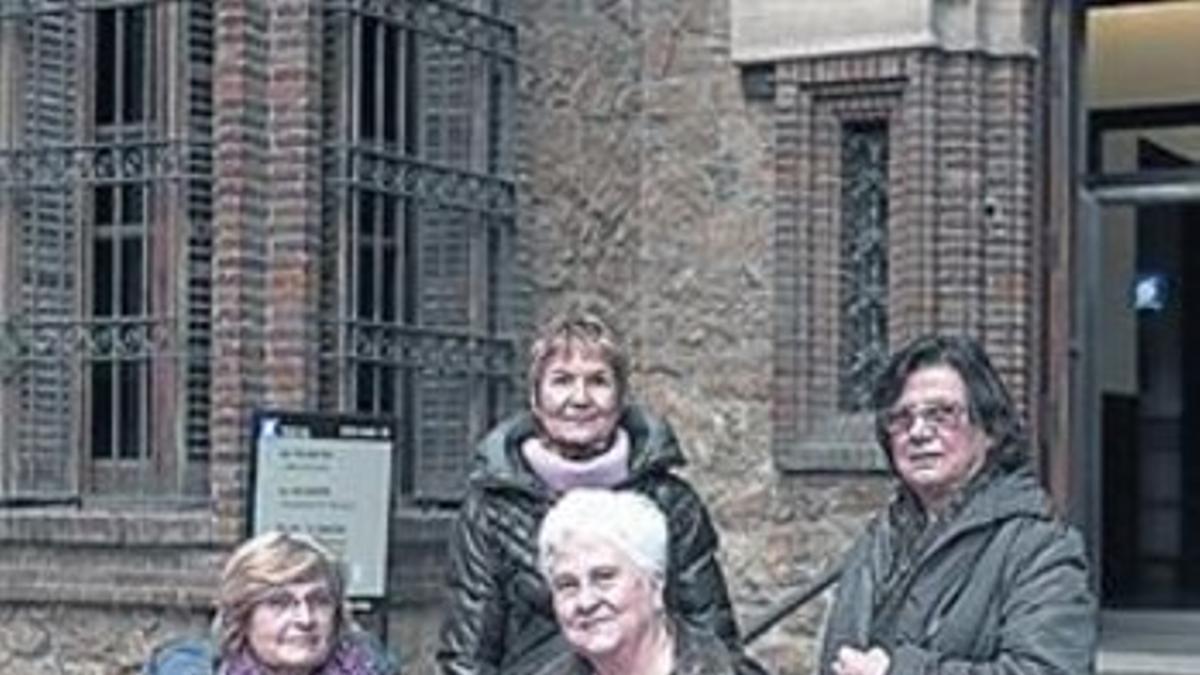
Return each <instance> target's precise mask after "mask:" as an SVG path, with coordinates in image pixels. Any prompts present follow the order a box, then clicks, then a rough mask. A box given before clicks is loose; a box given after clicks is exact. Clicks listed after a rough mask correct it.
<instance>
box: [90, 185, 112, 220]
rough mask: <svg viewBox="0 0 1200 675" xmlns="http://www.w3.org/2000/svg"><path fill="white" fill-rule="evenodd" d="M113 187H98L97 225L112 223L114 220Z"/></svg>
mask: <svg viewBox="0 0 1200 675" xmlns="http://www.w3.org/2000/svg"><path fill="white" fill-rule="evenodd" d="M113 192H114V190H113V188H111V187H98V188H96V204H95V209H96V224H97V225H112V224H113V223H114V222H116V221H115V220H113V216H114V214H113Z"/></svg>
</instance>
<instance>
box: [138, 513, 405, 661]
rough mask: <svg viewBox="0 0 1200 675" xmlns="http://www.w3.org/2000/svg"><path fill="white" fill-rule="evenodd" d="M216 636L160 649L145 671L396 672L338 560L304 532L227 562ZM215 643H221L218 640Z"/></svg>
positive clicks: (268, 540)
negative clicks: (349, 600)
mask: <svg viewBox="0 0 1200 675" xmlns="http://www.w3.org/2000/svg"><path fill="white" fill-rule="evenodd" d="M213 629H214V633H215V640H214V641H207V640H191V639H184V640H179V641H175V642H171V643H168V644H167V645H164V646H163V647H161V648H159V649H158V650H156V652H155V654H154V655H153V656H152V657H151V659H150V660H149V661H148V662H147V663H146V666H145V668H144V669H143V673H144V674H145V675H392V674H393V673H395V672H396V669H395V668H394V666H393V664H392V662H391V659H390V658H389V657H388V656H387V655H386V653H385V652H384V651H383V650H382V648H381V647H380V646H379V645H378V644H377V643H376V642H375V641H374V640H373V639H372V638H370V637H369V636H368V635H367V634H366V633H364V632H362V631H361V630H360V629H359V628H358V627H357V626H356V625H355V624H354V622H353V620H352V618H351V616H350V612H349V609H348V608H347V606H346V597H345V580H344V577H343V574H342V569H341V565H340V564H339V562H338V560H337V559H336V558H335V557H334V556H333V555H332V554H331V553H330V552H329V551H328V550H327V549H325V547H323V546H322V545H321V544H319V543H317V541H316V540H314V539H312V538H311V537H308V536H306V535H302V534H285V533H282V532H267V533H264V534H261V535H259V536H257V537H254V538H253V539H250V540H249V541H247V542H245V543H244V544H242V545H241V546H240V547H238V549H237V550H236V551H234V553H233V555H232V556H230V558H229V560H228V561H227V562H226V564H225V568H224V571H223V572H222V574H221V580H220V586H219V588H218V591H217V613H216V619H215V620H214V622H213ZM214 642H215V644H214Z"/></svg>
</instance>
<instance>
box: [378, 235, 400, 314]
mask: <svg viewBox="0 0 1200 675" xmlns="http://www.w3.org/2000/svg"><path fill="white" fill-rule="evenodd" d="M381 262H382V265H383V281H382V282H381V283H382V284H383V288H382V289H380V290H381V292H382V294H383V302H382V304H383V307H381V308H380V309H381V310H382V316H381V318H382V319H383V320H384V321H395V320H396V315H397V311H396V275H397V269H396V268H397V264H396V263H397V261H396V247H395V246H394V245H388V246H384V247H383V260H382V261H381Z"/></svg>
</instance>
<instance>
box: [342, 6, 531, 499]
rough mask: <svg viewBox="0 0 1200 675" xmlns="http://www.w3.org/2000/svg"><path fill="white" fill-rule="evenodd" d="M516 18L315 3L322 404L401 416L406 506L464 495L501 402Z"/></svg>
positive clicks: (510, 347)
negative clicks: (322, 53) (320, 125)
mask: <svg viewBox="0 0 1200 675" xmlns="http://www.w3.org/2000/svg"><path fill="white" fill-rule="evenodd" d="M510 6H511V3H506V2H501V1H499V0H486V1H482V0H471V1H459V2H448V1H438V0H360V1H357V2H354V1H337V2H329V3H327V4H326V11H325V31H326V34H325V49H326V58H325V62H326V63H327V64H336V65H335V66H334V67H330V68H327V70H326V82H325V88H326V92H327V103H328V104H327V106H326V110H327V111H328V112H327V114H326V119H325V129H326V130H325V137H326V140H327V142H326V146H325V160H324V161H325V184H326V190H325V204H324V213H325V231H326V237H325V239H326V242H327V256H326V263H325V272H324V283H323V287H324V292H323V302H324V304H325V310H326V311H325V312H324V315H325V316H330V317H336V318H335V319H333V320H330V321H328V322H327V323H326V325H325V326H324V328H323V331H322V334H323V339H322V353H323V364H324V367H323V369H322V370H323V375H322V398H323V405H327V406H335V407H338V408H342V409H350V410H354V411H358V412H366V413H377V414H378V413H382V414H390V415H395V416H396V417H397V418H398V419H399V420H400V427H401V429H402V442H403V444H404V446H405V447H404V452H403V453H402V470H401V471H400V478H399V484H398V486H397V487H398V489H399V490H400V491H401V492H403V493H406V494H410V495H412V496H414V497H415V498H417V499H423V500H434V501H442V500H453V499H456V498H457V497H458V495H459V494H460V493H461V490H462V487H463V485H464V481H465V478H466V475H467V470H468V468H469V458H470V452H471V451H470V448H471V446H472V445H473V443H474V441H475V440H476V439H477V437H478V436H479V435H480V434H482V433H483V431H485V430H486V429H487V428H488V427H489V426H491V424H493V423H494V422H495V421H496V420H497V419H498V418H499V417H500V416H501V415H502V414H503V413H504V412H506V411H507V410H508V408H509V407H510V404H511V402H512V400H513V392H514V375H515V372H516V371H515V365H516V362H517V356H516V353H515V348H514V335H515V329H516V325H515V322H516V321H517V319H516V317H517V316H519V313H518V311H517V307H516V306H515V303H514V298H515V296H516V287H515V277H514V273H513V261H514V253H515V250H514V242H515V211H516V193H515V187H514V183H513V178H512V175H513V166H512V157H513V151H512V147H513V135H512V134H513V106H514V96H515V84H516V48H517V43H516V41H517V33H516V28H515V26H514V24H513V22H512V21H511V19H510V18H509V17H508V16H506V14H505V13H506V12H508V11H510V9H508V8H509V7H510Z"/></svg>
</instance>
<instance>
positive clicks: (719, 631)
mask: <svg viewBox="0 0 1200 675" xmlns="http://www.w3.org/2000/svg"><path fill="white" fill-rule="evenodd" d="M628 370H629V366H628V359H627V357H626V355H625V352H624V351H623V349H622V348H621V346H620V344H619V341H618V339H617V338H616V336H615V335H614V333H613V331H612V329H611V328H610V327H609V324H608V323H606V322H605V321H604V320H603V319H601V318H600V317H599V316H598V315H597V314H596V313H595V312H593V311H588V310H587V309H585V308H582V307H573V308H571V309H568V310H566V311H565V312H562V313H561V314H559V315H557V316H555V317H554V318H552V319H551V320H550V321H548V322H547V323H546V324H545V325H544V326H543V327H542V329H541V331H540V332H539V335H538V337H537V339H536V340H535V341H534V343H533V346H532V349H531V354H530V371H529V382H530V389H531V391H530V410H529V411H527V412H523V413H521V414H518V415H516V416H514V417H512V418H510V419H508V420H505V421H504V422H502V423H501V424H500V425H499V426H498V427H497V428H495V429H494V430H492V431H491V432H490V433H489V434H488V436H487V437H486V438H485V439H484V440H483V441H482V442H481V443H480V446H479V448H478V454H477V457H476V460H477V467H476V470H475V471H474V473H473V475H472V477H471V480H470V486H469V488H468V493H467V496H466V500H465V501H464V503H463V505H462V507H461V510H460V511H459V515H458V519H457V523H456V525H455V530H454V533H453V536H452V539H451V544H450V568H449V570H448V595H449V597H448V604H447V614H446V618H445V622H444V623H443V626H442V631H441V641H440V646H439V649H438V653H437V659H438V663H439V665H440V669H441V672H442V673H444V674H445V675H485V674H486V675H491V674H493V673H504V674H505V675H519V674H521V673H529V672H532V671H535V670H537V669H538V668H539V667H540V666H542V665H543V664H545V663H546V662H547V661H548V660H550V659H553V658H555V657H556V656H558V655H560V654H562V653H563V652H564V651H566V650H567V646H566V644H565V643H564V641H563V639H562V636H561V635H560V634H559V630H558V627H557V625H556V623H555V619H554V613H553V609H552V605H551V600H550V591H549V589H548V588H547V586H546V583H545V581H544V580H543V579H542V577H541V575H540V574H539V571H538V567H537V532H538V527H539V525H540V524H541V521H542V518H543V516H545V514H546V511H547V510H548V509H549V508H550V506H551V505H552V504H553V503H554V502H555V500H556V499H557V498H558V497H559V496H560V495H562V494H563V493H564V492H566V491H567V490H570V489H571V488H573V487H603V488H612V489H618V490H633V491H636V492H639V493H642V494H645V495H647V496H648V497H650V498H651V499H652V500H654V501H655V502H656V503H657V504H658V506H659V507H660V508H661V509H662V510H663V512H664V513H666V514H667V517H668V521H669V531H670V540H671V551H672V555H671V560H670V565H669V569H668V571H667V579H666V582H667V585H666V589H665V590H666V592H665V599H666V602H667V605H668V607H669V608H670V610H671V611H672V612H673V614H674V615H676V616H678V617H679V618H680V619H681V620H682V621H685V622H687V623H689V624H692V625H694V626H696V627H698V628H701V629H704V630H706V631H708V632H711V633H713V634H715V635H717V636H719V637H720V638H722V639H723V640H724V641H725V642H726V644H728V645H729V647H730V649H731V650H732V651H733V652H734V653H735V654H739V655H740V654H741V653H742V652H741V645H740V641H739V638H738V631H737V625H736V622H735V620H734V615H733V610H732V608H731V606H730V602H729V595H728V591H727V590H726V587H725V579H724V575H723V574H722V572H721V567H720V565H719V564H718V562H717V558H716V554H717V545H718V542H717V533H716V530H715V529H714V528H713V525H712V521H711V519H710V517H709V514H708V510H707V509H706V508H705V506H704V504H703V503H702V502H701V501H700V498H699V497H698V496H697V494H696V492H695V490H693V489H692V487H691V486H690V485H689V484H688V483H687V482H686V481H684V480H683V479H682V478H680V477H679V476H678V475H676V474H675V473H674V470H675V469H677V468H678V467H680V466H682V465H683V464H684V458H683V453H682V452H681V451H680V448H679V444H678V442H677V441H676V439H675V435H674V433H673V432H672V431H671V428H670V427H669V426H668V425H667V424H666V422H665V421H663V420H661V419H658V418H656V417H654V416H652V415H650V414H649V413H647V412H646V411H645V410H643V409H642V408H640V407H638V406H635V405H632V404H630V403H629V401H628V391H627V386H628ZM740 671H741V672H743V673H758V672H762V671H761V669H760V668H759V667H758V666H757V664H755V663H753V662H752V661H750V660H749V659H748V658H746V657H744V656H742V657H740Z"/></svg>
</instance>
